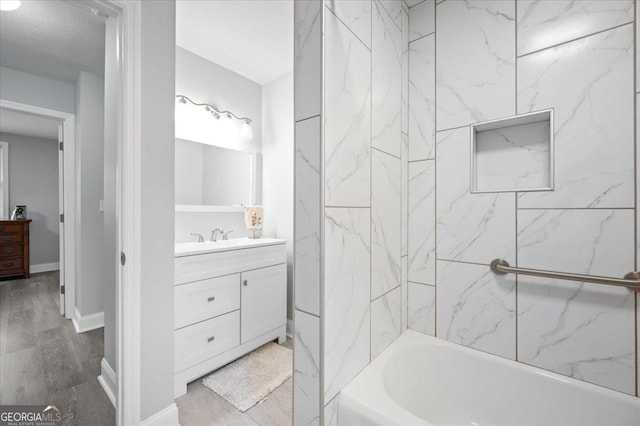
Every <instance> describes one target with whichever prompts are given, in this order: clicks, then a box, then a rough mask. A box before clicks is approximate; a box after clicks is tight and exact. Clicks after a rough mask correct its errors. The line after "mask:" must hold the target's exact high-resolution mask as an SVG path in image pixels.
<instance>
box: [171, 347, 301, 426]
mask: <svg viewBox="0 0 640 426" xmlns="http://www.w3.org/2000/svg"><path fill="white" fill-rule="evenodd" d="M284 346H286V347H288V348H289V349H293V341H292V340H291V339H289V338H287V341H286V343H285V344H284ZM292 386H293V379H291V378H289V379H288V380H287V381H286V382H284V383H283V384H282V385H281V386H280V387H278V388H277V389H276V390H274V391H273V392H271V393H270V394H269V396H268V397H267V399H266V400H265V401H263V402H262V403H261V404H258V405H256V406H254V407H252V408H251V409H249V410H248V411H247V412H246V413H241V412H240V411H238V410H237V409H236V407H234V406H233V405H231V404H230V403H228V402H227V401H226V400H225V399H224V398H222V397H221V396H220V395H218V394H217V393H215V392H213V391H212V390H211V389H209V388H207V387H206V386H204V385H203V384H202V383H201V381H200V380H196V381H194V382H192V383H190V384H189V385H188V386H187V394H186V395H184V396H181V397H180V398H178V399H176V404H177V406H178V413H179V417H180V425H181V426H203V425H224V426H227V425H229V426H244V425H252V426H255V425H260V426H287V425H291V423H292V418H293V411H292V404H293V396H292V395H293V390H292Z"/></svg>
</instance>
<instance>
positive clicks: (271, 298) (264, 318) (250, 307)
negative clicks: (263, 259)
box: [240, 264, 287, 343]
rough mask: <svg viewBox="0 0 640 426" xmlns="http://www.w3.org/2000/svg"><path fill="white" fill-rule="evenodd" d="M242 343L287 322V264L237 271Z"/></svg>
mask: <svg viewBox="0 0 640 426" xmlns="http://www.w3.org/2000/svg"><path fill="white" fill-rule="evenodd" d="M241 281H242V283H241V286H242V292H241V300H242V301H241V308H240V312H241V317H242V321H241V322H240V323H241V330H242V331H241V333H240V337H241V340H242V343H246V342H248V341H250V340H251V339H254V338H256V337H258V336H260V335H261V334H264V333H266V332H268V331H271V330H273V329H274V328H277V327H280V326H282V325H285V324H286V323H287V265H286V264H282V265H276V266H269V267H268V268H262V269H256V270H253V271H248V272H243V273H242V274H241Z"/></svg>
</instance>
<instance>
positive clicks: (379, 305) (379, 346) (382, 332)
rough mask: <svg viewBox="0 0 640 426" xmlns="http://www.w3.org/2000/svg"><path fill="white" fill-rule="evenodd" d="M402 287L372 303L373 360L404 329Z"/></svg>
mask: <svg viewBox="0 0 640 426" xmlns="http://www.w3.org/2000/svg"><path fill="white" fill-rule="evenodd" d="M401 297H402V291H401V289H400V287H398V288H396V289H395V290H392V291H390V292H389V293H387V294H385V295H383V296H380V297H379V298H377V299H376V300H374V301H373V302H372V303H371V360H373V359H374V358H376V357H377V356H378V355H380V354H381V353H382V351H384V350H385V349H386V348H387V347H388V346H389V345H390V344H391V343H393V341H394V340H396V338H397V337H398V336H400V333H401V330H402V318H401V312H400V310H401V309H402V300H401Z"/></svg>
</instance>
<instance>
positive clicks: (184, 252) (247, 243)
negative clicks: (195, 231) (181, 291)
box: [175, 238, 286, 257]
mask: <svg viewBox="0 0 640 426" xmlns="http://www.w3.org/2000/svg"><path fill="white" fill-rule="evenodd" d="M285 242H286V241H285V240H280V239H277V238H257V239H253V238H231V239H230V240H220V241H207V242H204V243H197V242H189V243H177V244H176V247H175V255H176V257H181V256H191V255H194V254H203V253H215V252H218V251H227V250H239V249H245V248H251V247H260V246H268V245H274V244H284V243H285Z"/></svg>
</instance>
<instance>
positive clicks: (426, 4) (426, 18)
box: [409, 0, 436, 41]
mask: <svg viewBox="0 0 640 426" xmlns="http://www.w3.org/2000/svg"><path fill="white" fill-rule="evenodd" d="M435 30H436V3H435V1H434V0H425V1H423V2H422V3H420V4H418V5H416V6H415V7H414V8H413V9H411V17H410V20H409V41H413V40H416V39H419V38H420V37H424V36H426V35H428V34H431V33H432V32H434V31H435Z"/></svg>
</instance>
